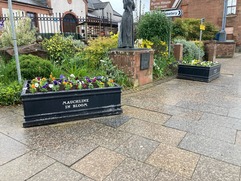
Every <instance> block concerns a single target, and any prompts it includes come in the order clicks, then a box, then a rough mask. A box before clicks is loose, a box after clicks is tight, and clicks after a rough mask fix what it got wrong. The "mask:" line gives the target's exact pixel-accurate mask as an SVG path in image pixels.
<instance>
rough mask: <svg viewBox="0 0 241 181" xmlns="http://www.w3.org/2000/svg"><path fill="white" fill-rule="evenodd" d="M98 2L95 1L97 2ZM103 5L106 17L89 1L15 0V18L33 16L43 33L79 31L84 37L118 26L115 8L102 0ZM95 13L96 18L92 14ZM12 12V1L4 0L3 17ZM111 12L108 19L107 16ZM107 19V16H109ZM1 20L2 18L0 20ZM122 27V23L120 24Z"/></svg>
mask: <svg viewBox="0 0 241 181" xmlns="http://www.w3.org/2000/svg"><path fill="white" fill-rule="evenodd" d="M94 4H95V3H94ZM98 4H99V5H102V6H103V4H106V6H103V12H104V13H105V15H106V16H99V14H98V13H97V12H98V11H97V10H96V9H95V7H96V4H95V6H93V4H92V6H93V7H94V8H93V9H91V10H89V7H90V3H89V2H88V1H87V0H61V1H59V0H13V1H12V6H13V12H14V16H15V18H17V17H23V16H28V17H30V18H31V19H32V25H34V26H35V27H37V29H38V32H39V33H40V34H41V35H47V37H48V36H51V35H52V34H54V33H65V34H75V35H77V36H78V37H81V38H87V36H89V37H90V36H98V35H99V34H100V32H102V31H106V32H109V31H111V30H112V29H118V28H116V23H115V22H114V19H115V16H114V14H115V13H114V11H113V9H112V7H111V5H110V3H103V4H102V2H101V1H98ZM89 12H93V17H91V16H89ZM8 14H9V10H8V1H7V0H0V18H1V17H2V21H4V19H3V17H7V16H8ZM107 14H108V16H109V17H108V18H107ZM106 18H107V19H106ZM0 21H1V19H0ZM93 24H94V25H95V31H93V28H92V26H93ZM117 27H118V25H117Z"/></svg>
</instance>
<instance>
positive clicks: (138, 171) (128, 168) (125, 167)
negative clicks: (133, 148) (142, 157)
mask: <svg viewBox="0 0 241 181" xmlns="http://www.w3.org/2000/svg"><path fill="white" fill-rule="evenodd" d="M158 172H159V169H158V168H156V167H153V166H151V165H148V164H145V163H142V162H139V161H137V160H133V159H131V158H127V159H125V160H124V161H123V162H122V163H121V164H120V165H119V166H118V167H117V168H116V169H115V170H114V171H113V172H112V173H111V174H110V175H109V176H108V177H107V178H106V179H105V181H114V180H118V181H134V180H135V181H150V180H154V178H155V177H156V176H157V174H158Z"/></svg>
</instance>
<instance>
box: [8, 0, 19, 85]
mask: <svg viewBox="0 0 241 181" xmlns="http://www.w3.org/2000/svg"><path fill="white" fill-rule="evenodd" d="M8 9H9V17H10V23H11V28H12V40H13V47H14V54H15V61H16V67H17V73H18V82H19V83H21V71H20V64H19V58H18V46H17V39H16V33H15V27H14V21H13V8H12V0H8Z"/></svg>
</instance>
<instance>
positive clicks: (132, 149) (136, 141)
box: [115, 135, 159, 162]
mask: <svg viewBox="0 0 241 181" xmlns="http://www.w3.org/2000/svg"><path fill="white" fill-rule="evenodd" d="M158 145H159V142H156V141H153V140H149V139H147V138H143V137H140V136H137V135H134V136H132V137H131V138H130V139H129V140H127V141H126V142H125V143H123V144H122V145H120V146H119V147H118V148H117V149H116V150H115V151H116V152H118V153H121V154H122V155H125V156H127V157H131V158H133V159H135V160H139V161H142V162H144V161H145V160H146V159H147V158H148V157H149V156H150V154H151V153H152V152H153V151H154V150H155V149H156V147H157V146H158Z"/></svg>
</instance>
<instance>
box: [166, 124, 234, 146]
mask: <svg viewBox="0 0 241 181" xmlns="http://www.w3.org/2000/svg"><path fill="white" fill-rule="evenodd" d="M165 126H167V127H170V128H175V129H178V130H181V131H186V132H189V133H193V134H197V135H203V136H206V137H209V138H213V139H217V140H222V141H225V142H229V143H235V139H236V132H237V130H235V129H231V128H227V127H222V126H218V125H217V124H216V125H214V124H205V123H203V122H201V121H198V122H193V121H189V120H182V121H176V120H168V121H167V122H166V123H165Z"/></svg>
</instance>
